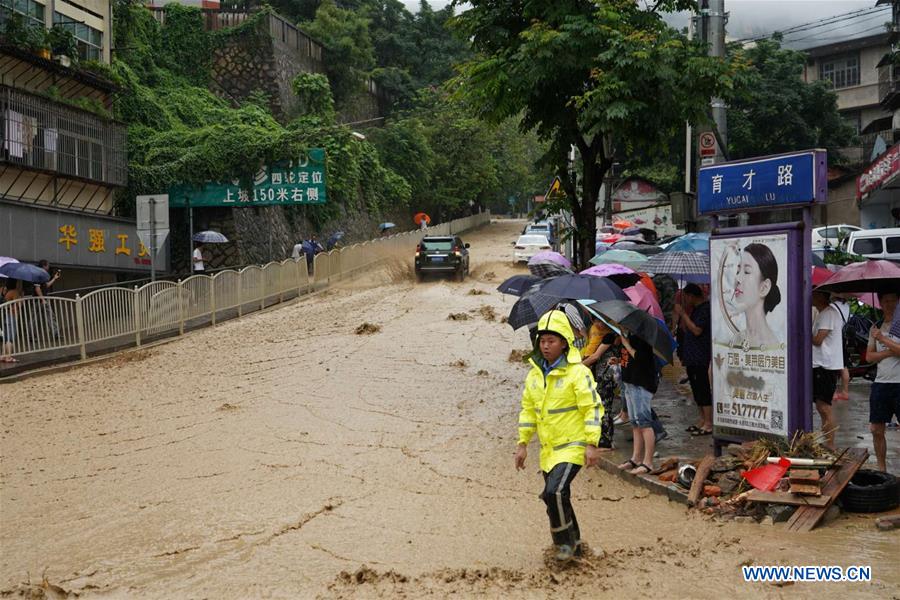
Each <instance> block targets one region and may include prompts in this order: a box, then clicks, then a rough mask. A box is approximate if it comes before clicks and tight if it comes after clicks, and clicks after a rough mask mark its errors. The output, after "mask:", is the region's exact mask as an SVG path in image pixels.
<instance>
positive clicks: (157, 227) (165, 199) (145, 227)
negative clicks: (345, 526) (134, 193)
mask: <svg viewBox="0 0 900 600" xmlns="http://www.w3.org/2000/svg"><path fill="white" fill-rule="evenodd" d="M136 203H137V230H138V237H140V238H141V242H142V243H143V244H144V246H146V247H147V248H148V249H149V250H150V281H155V280H156V253H157V252H159V249H160V248H161V247H162V245H163V244H164V243H165V241H166V238H167V237H169V196H168V194H154V195H149V196H138V197H137V198H136ZM148 242H149V243H148Z"/></svg>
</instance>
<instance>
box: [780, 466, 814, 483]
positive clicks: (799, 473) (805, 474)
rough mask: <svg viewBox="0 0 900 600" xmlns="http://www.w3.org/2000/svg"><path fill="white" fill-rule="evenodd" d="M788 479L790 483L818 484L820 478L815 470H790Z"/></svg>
mask: <svg viewBox="0 0 900 600" xmlns="http://www.w3.org/2000/svg"><path fill="white" fill-rule="evenodd" d="M788 479H790V480H791V483H794V482H797V483H818V481H819V480H820V479H821V477H820V476H819V472H818V471H816V470H815V469H791V470H790V471H788Z"/></svg>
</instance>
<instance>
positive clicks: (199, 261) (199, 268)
mask: <svg viewBox="0 0 900 600" xmlns="http://www.w3.org/2000/svg"><path fill="white" fill-rule="evenodd" d="M193 263H194V273H203V272H204V271H205V270H206V267H205V266H204V265H203V246H201V245H200V244H197V247H196V248H194V254H193Z"/></svg>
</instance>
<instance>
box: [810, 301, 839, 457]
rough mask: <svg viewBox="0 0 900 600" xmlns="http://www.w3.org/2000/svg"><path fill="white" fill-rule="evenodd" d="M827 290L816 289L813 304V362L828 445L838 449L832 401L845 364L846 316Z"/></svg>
mask: <svg viewBox="0 0 900 600" xmlns="http://www.w3.org/2000/svg"><path fill="white" fill-rule="evenodd" d="M830 299H831V297H830V296H829V295H828V293H826V292H818V291H815V290H813V293H812V301H813V306H815V307H816V309H817V310H818V311H819V314H818V316H816V320H815V323H813V337H812V344H813V349H812V366H813V402H814V403H815V405H816V410H818V411H819V416H820V417H821V418H822V431H823V432H825V437H826V439H827V440H828V442H827V445H828V447H829V448H831V449H832V450H834V429H835V424H834V415H833V413H832V410H831V401H832V398H834V391H835V390H836V389H837V380H838V377H840V374H841V369H843V368H844V345H843V342H842V340H843V337H842V336H843V333H842V331H843V326H844V323H843V319H842V318H841V313H840V312H838V309H837V308H835V307H834V305H833V304H831V302H830Z"/></svg>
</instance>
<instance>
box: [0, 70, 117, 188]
mask: <svg viewBox="0 0 900 600" xmlns="http://www.w3.org/2000/svg"><path fill="white" fill-rule="evenodd" d="M0 125H2V130H0V166H2V167H3V168H4V172H5V169H8V168H9V167H10V166H12V167H19V168H22V169H25V170H29V171H38V172H42V173H45V174H49V175H53V176H62V177H66V178H69V179H76V180H81V181H85V182H89V183H93V184H99V185H105V186H124V185H126V184H127V182H128V160H127V154H126V150H125V131H126V130H125V125H123V124H122V123H119V122H117V121H113V120H111V119H107V118H103V117H101V116H99V115H95V114H93V113H91V112H88V111H86V110H82V109H79V108H75V107H71V106H67V105H66V104H63V103H60V102H56V101H53V100H50V99H49V98H47V97H44V96H41V95H38V94H32V93H28V92H23V91H21V90H19V89H16V88H12V87H9V86H6V85H0ZM0 191H2V190H0Z"/></svg>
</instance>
